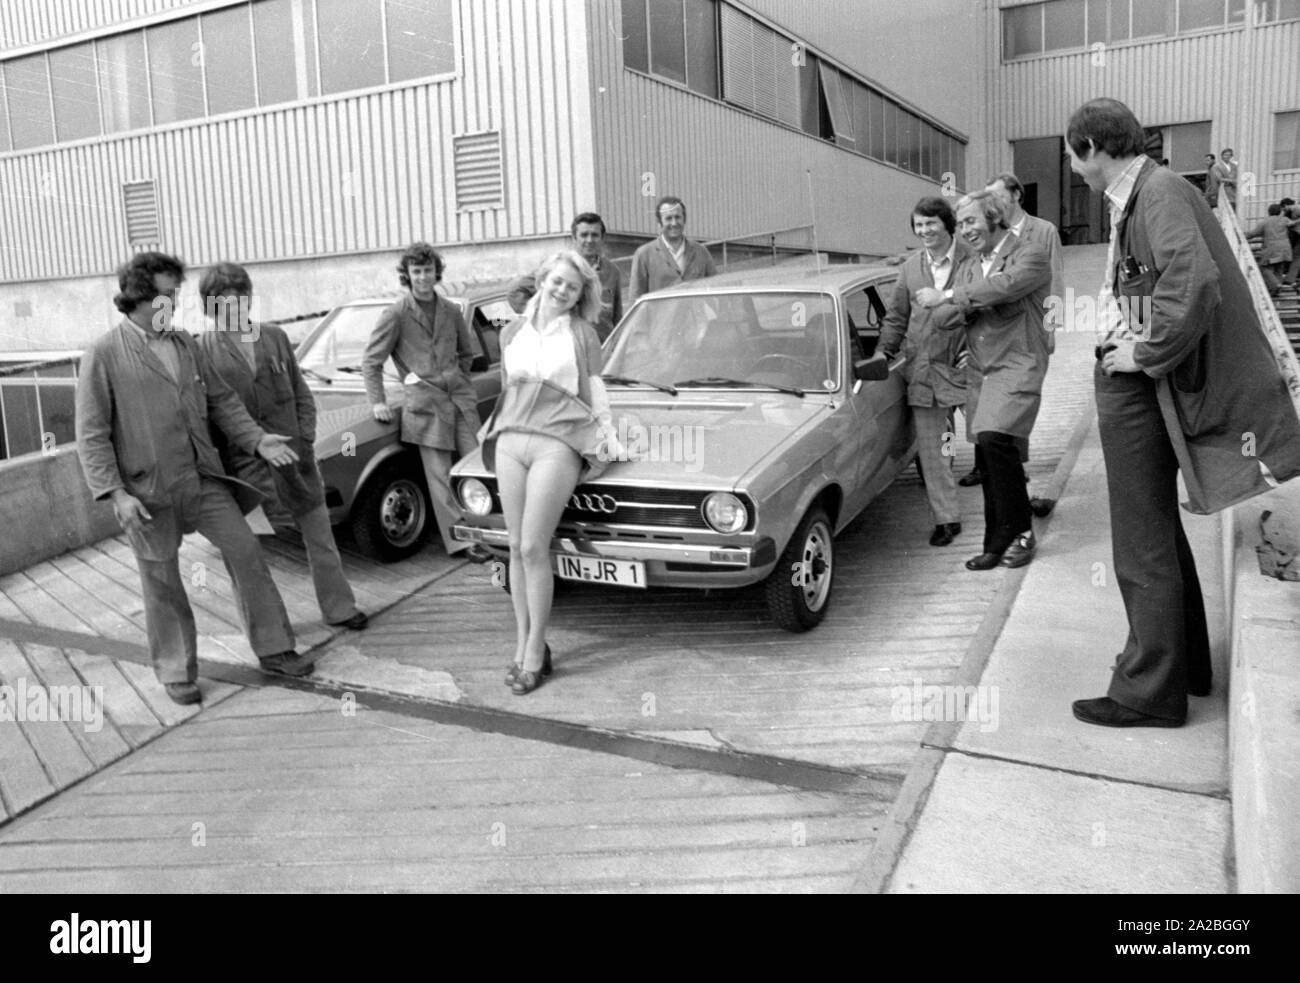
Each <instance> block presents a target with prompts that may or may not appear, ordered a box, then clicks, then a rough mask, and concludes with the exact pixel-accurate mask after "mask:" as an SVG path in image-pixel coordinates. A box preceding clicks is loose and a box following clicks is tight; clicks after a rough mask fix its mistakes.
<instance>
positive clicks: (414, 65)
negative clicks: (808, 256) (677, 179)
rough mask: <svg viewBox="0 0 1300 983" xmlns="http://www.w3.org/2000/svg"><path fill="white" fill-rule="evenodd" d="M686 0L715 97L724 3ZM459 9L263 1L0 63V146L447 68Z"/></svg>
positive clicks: (117, 129)
mask: <svg viewBox="0 0 1300 983" xmlns="http://www.w3.org/2000/svg"><path fill="white" fill-rule="evenodd" d="M641 2H642V3H643V4H644V2H645V0H641ZM672 2H673V3H674V4H675V3H677V2H678V0H672ZM684 3H685V4H686V6H685V7H684V8H683V9H684V10H686V11H687V16H688V20H687V24H688V25H689V26H690V28H691V33H689V34H688V37H687V40H686V42H685V44H686V54H685V55H684V56H683V57H685V58H686V61H687V65H688V75H689V76H690V77H692V78H694V77H696V76H698V77H699V78H701V79H704V78H706V77H712V78H713V79H714V82H713V86H714V93H713V94H715V95H716V85H717V83H716V74H717V67H716V65H717V54H716V50H715V49H716V28H713V29H712V30H713V33H712V34H711V35H708V34H707V32H708V30H709V29H710V28H709V25H708V23H707V18H704V19H701V18H700V16H699V10H698V9H697V8H707V11H708V12H711V13H713V14H715V15H716V0H684ZM455 7H456V0H256V2H253V3H240V4H235V5H233V6H229V7H222V8H220V9H217V10H214V11H211V12H209V13H203V14H196V15H192V16H189V17H181V18H177V19H172V20H167V21H164V22H162V23H159V24H156V25H153V26H150V27H146V28H144V29H143V30H134V31H125V32H122V33H120V34H114V35H109V36H106V37H102V38H98V39H96V40H93V41H84V42H81V43H79V44H72V45H63V46H61V47H55V48H51V49H50V50H49V51H48V52H41V53H40V54H35V55H26V56H23V57H21V58H14V59H11V60H9V61H4V62H0V151H8V150H27V149H30V148H33V147H40V146H45V145H48V144H52V143H56V142H66V141H69V140H80V139H84V138H86V137H93V136H99V135H100V134H113V133H123V132H126V131H129V130H139V129H144V128H146V127H149V126H161V125H163V124H166V123H176V122H182V121H185V120H193V119H202V118H204V117H205V116H217V115H220V114H223V113H230V112H238V111H241V110H247V109H254V108H257V107H259V106H273V105H276V104H279V103H284V102H290V101H293V100H298V99H310V98H312V97H313V96H318V95H320V94H321V93H322V92H324V93H328V94H335V93H341V92H346V91H349V90H351V89H360V88H369V87H371V86H375V85H383V84H386V83H395V82H407V81H411V80H413V79H418V78H426V77H431V76H438V75H445V74H450V73H452V72H454V71H455V66H456V47H455V36H456V35H455V24H454V11H455ZM692 12H693V13H692ZM691 17H694V19H690V18H691ZM707 37H712V38H713V40H707ZM322 52H324V54H325V57H322ZM708 65H712V66H713V67H712V68H707V67H706V66H708ZM692 66H694V67H692ZM51 83H52V84H51Z"/></svg>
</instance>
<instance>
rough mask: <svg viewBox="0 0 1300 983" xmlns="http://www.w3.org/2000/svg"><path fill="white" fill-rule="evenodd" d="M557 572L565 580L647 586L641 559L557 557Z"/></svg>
mask: <svg viewBox="0 0 1300 983" xmlns="http://www.w3.org/2000/svg"><path fill="white" fill-rule="evenodd" d="M555 572H556V573H558V574H559V575H560V576H561V577H562V578H564V579H565V580H585V581H587V582H588V583H592V584H610V585H612V586H614V587H641V588H644V587H645V564H644V563H642V562H641V561H640V560H606V559H604V558H603V557H591V556H566V555H564V554H560V555H559V556H556V558H555Z"/></svg>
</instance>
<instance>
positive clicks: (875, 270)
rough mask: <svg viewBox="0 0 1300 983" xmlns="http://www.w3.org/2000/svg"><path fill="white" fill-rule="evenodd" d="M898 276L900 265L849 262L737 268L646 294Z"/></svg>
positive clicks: (797, 286) (829, 287)
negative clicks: (833, 264) (832, 264)
mask: <svg viewBox="0 0 1300 983" xmlns="http://www.w3.org/2000/svg"><path fill="white" fill-rule="evenodd" d="M897 276H898V267H896V266H883V265H876V264H872V265H865V264H856V263H846V264H841V265H837V266H822V267H817V266H797V267H782V266H761V267H755V268H753V269H747V270H738V271H735V272H732V273H719V274H718V275H717V276H711V277H705V278H704V279H701V280H684V281H682V282H681V283H675V284H673V285H672V286H671V287H664V288H663V289H661V290H656V291H654V293H653V294H647V295H646V296H648V297H651V296H653V297H658V296H667V295H670V294H685V293H697V292H698V293H717V292H722V291H726V292H729V293H731V292H734V293H740V292H743V291H746V290H754V289H755V288H761V289H763V290H768V291H778V290H798V291H803V290H818V291H823V290H825V291H837V290H844V289H846V288H848V287H851V286H853V285H854V284H855V283H861V282H863V281H872V280H886V279H889V280H892V279H895V278H896V277H897Z"/></svg>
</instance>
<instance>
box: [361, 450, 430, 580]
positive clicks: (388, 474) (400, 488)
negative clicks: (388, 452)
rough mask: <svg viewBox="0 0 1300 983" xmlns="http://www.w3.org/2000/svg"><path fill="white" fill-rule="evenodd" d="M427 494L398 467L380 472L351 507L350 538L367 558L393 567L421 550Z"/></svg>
mask: <svg viewBox="0 0 1300 983" xmlns="http://www.w3.org/2000/svg"><path fill="white" fill-rule="evenodd" d="M429 511H430V508H429V494H428V492H426V491H425V490H424V483H423V482H422V481H421V480H420V478H419V476H418V475H416V474H412V473H411V471H410V469H409V468H404V467H402V466H401V465H400V464H389V465H386V466H384V467H382V468H380V469H379V472H378V473H377V474H375V475H374V476H373V477H371V479H370V480H369V481H368V482H367V483H366V486H365V488H363V489H362V490H361V494H360V495H358V496H357V500H356V502H355V503H354V504H353V506H352V536H353V538H354V539H355V540H356V542H357V547H358V548H359V549H360V550H361V552H362V553H364V554H365V555H366V556H369V557H372V558H373V559H376V560H382V561H383V562H384V563H395V562H397V561H398V560H405V559H406V558H407V557H410V556H414V555H415V554H416V553H418V552H419V551H420V550H421V549H423V547H424V533H425V530H426V529H427V527H428V525H429Z"/></svg>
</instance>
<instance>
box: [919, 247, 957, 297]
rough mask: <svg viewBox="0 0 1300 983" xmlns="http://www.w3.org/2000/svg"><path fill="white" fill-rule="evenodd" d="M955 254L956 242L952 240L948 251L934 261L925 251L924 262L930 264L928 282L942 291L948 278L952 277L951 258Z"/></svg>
mask: <svg viewBox="0 0 1300 983" xmlns="http://www.w3.org/2000/svg"><path fill="white" fill-rule="evenodd" d="M956 254H957V240H956V239H953V240H952V241H951V242H950V243H948V251H947V252H946V253H944V254H943V255H942V256H940V257H939V258H938V260H935V258H934V257H933V256H931V255H930V254H929V252H928V251H927V252H926V254H925V260H926V262H927V263H929V264H930V280H931V281H932V282H933V283H934V285H935V286H936V287H938V288H939V289H940V290H942V289H943V288H944V287H945V286H946V285H947V283H948V277H949V276H951V275H952V263H953V257H954V256H955V255H956Z"/></svg>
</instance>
